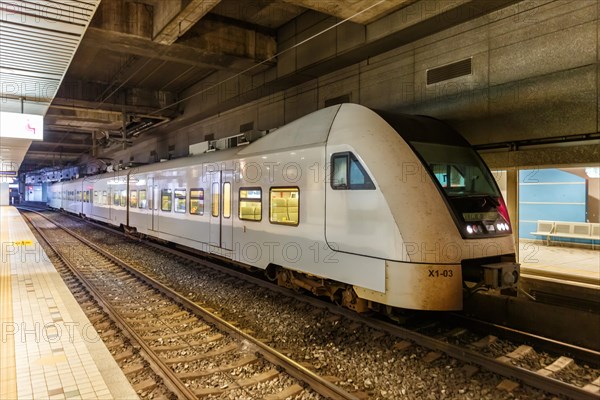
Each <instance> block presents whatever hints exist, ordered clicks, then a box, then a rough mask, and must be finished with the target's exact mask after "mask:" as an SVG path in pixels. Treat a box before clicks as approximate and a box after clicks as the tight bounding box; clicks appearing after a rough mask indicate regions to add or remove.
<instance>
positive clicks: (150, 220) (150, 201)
mask: <svg viewBox="0 0 600 400" xmlns="http://www.w3.org/2000/svg"><path fill="white" fill-rule="evenodd" d="M154 191H155V190H154V178H153V177H148V179H147V181H146V198H147V199H146V200H147V201H146V203H147V205H148V213H147V214H146V218H147V219H146V224H147V226H146V228H147V229H148V230H150V231H154V230H155V229H154V218H155V217H154V215H155V214H156V211H155V208H156V207H155V206H154V199H155V198H156V197H155V196H154Z"/></svg>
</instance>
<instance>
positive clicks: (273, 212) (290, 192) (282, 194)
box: [269, 187, 300, 226]
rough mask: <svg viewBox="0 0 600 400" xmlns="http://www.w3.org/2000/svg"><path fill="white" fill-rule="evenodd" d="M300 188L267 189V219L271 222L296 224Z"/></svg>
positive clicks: (297, 220)
mask: <svg viewBox="0 0 600 400" xmlns="http://www.w3.org/2000/svg"><path fill="white" fill-rule="evenodd" d="M299 205H300V189H298V188H297V187H275V188H271V189H270V190H269V210H270V213H269V221H270V222H271V223H272V224H282V225H292V226H297V225H298V223H299V221H300V218H299V217H300V209H299Z"/></svg>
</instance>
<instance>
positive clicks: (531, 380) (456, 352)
mask: <svg viewBox="0 0 600 400" xmlns="http://www.w3.org/2000/svg"><path fill="white" fill-rule="evenodd" d="M84 221H85V222H87V223H88V224H91V225H94V226H97V227H100V228H102V229H104V230H107V231H110V232H113V233H117V234H120V235H124V236H128V235H126V234H124V233H121V232H117V231H115V230H114V229H111V228H109V227H106V226H103V225H100V224H98V223H96V222H92V221H87V220H84ZM144 243H145V244H147V245H150V246H152V247H154V248H157V249H159V250H161V251H165V252H168V253H170V254H173V255H176V256H179V257H182V258H184V259H187V260H189V261H192V262H195V263H200V264H202V265H204V266H206V267H208V268H211V269H214V270H218V271H220V272H223V273H226V274H228V275H230V276H235V277H237V278H240V279H244V280H246V281H250V282H252V283H255V284H257V285H259V286H263V287H269V288H270V289H272V290H274V291H277V292H279V293H282V294H286V295H287V296H290V297H293V298H294V299H297V300H300V301H303V302H305V303H308V304H311V305H314V306H316V307H320V308H325V309H327V310H328V311H330V312H332V313H334V314H338V315H342V316H344V317H346V318H349V319H351V320H354V321H357V322H361V323H363V324H364V325H366V326H369V327H371V328H373V329H377V330H382V331H384V332H387V333H388V334H391V335H393V336H396V337H398V338H400V339H404V340H411V341H413V342H414V343H416V344H418V345H420V346H423V347H425V348H428V349H430V350H436V351H441V352H443V353H445V354H447V355H449V356H450V357H453V358H456V359H458V360H460V361H463V362H466V363H472V364H476V365H478V366H480V367H483V368H484V369H486V370H487V371H490V372H493V373H496V374H499V375H502V376H504V377H508V378H513V379H517V380H520V381H521V382H523V383H525V384H528V385H530V386H532V387H535V388H537V389H540V390H544V391H547V392H550V393H553V394H556V395H562V396H567V397H569V398H573V399H577V400H591V399H595V400H598V395H596V394H594V393H591V392H588V391H586V390H584V389H583V388H580V387H578V386H575V385H571V384H569V383H566V382H562V381H559V380H557V379H554V378H552V377H546V376H543V375H541V374H538V373H537V372H535V371H530V370H527V369H525V368H522V367H519V366H516V365H512V364H506V363H503V362H500V361H498V360H496V359H494V358H490V357H487V356H484V355H482V354H480V353H479V352H477V351H474V350H471V349H468V348H465V347H461V346H458V345H454V344H451V343H447V342H444V341H441V340H439V339H436V338H433V337H430V336H427V335H424V334H422V333H419V332H415V331H412V330H410V329H407V328H403V327H400V326H397V325H394V324H392V323H389V322H386V321H381V320H377V319H373V318H370V317H366V316H363V315H360V314H358V313H356V312H354V311H351V310H347V309H343V308H341V307H339V306H336V305H333V304H331V303H328V302H325V301H323V300H319V299H316V298H311V297H308V296H306V295H298V294H296V293H294V292H293V291H292V290H290V289H286V288H282V287H280V286H277V285H275V284H273V283H270V282H266V281H265V280H262V279H259V278H257V277H254V276H251V275H249V274H246V273H242V272H239V271H235V270H233V269H231V268H227V267H224V266H221V265H219V264H217V263H214V262H212V261H209V260H206V259H205V258H201V256H199V255H195V254H191V253H188V252H185V251H183V250H178V249H173V248H169V247H165V246H162V245H160V244H157V243H155V242H151V241H144ZM498 327H500V326H498ZM502 328H505V327H502ZM513 331H514V330H513ZM538 339H543V338H542V337H541V336H538ZM548 340H550V339H548ZM554 342H555V343H560V342H556V341H554ZM579 349H580V350H583V349H582V348H579ZM572 350H573V347H569V351H572ZM591 356H593V355H591Z"/></svg>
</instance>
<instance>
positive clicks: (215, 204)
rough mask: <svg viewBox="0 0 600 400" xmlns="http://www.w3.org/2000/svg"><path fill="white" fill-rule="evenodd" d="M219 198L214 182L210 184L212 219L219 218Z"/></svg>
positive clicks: (216, 185)
mask: <svg viewBox="0 0 600 400" xmlns="http://www.w3.org/2000/svg"><path fill="white" fill-rule="evenodd" d="M220 199H221V197H220V196H219V183H218V182H214V183H213V184H212V205H211V207H212V216H213V217H218V216H219V201H220Z"/></svg>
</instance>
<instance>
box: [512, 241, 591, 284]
mask: <svg viewBox="0 0 600 400" xmlns="http://www.w3.org/2000/svg"><path fill="white" fill-rule="evenodd" d="M519 259H520V262H521V272H522V273H523V274H525V275H534V276H540V277H545V278H549V279H556V280H560V281H563V282H565V283H575V284H586V285H591V286H600V250H593V249H586V248H574V247H564V246H560V245H556V244H554V245H550V246H549V245H546V244H543V243H541V242H540V241H535V240H523V239H521V240H520V242H519Z"/></svg>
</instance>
